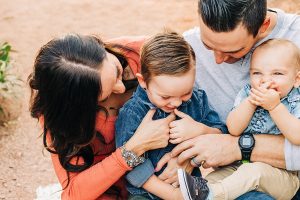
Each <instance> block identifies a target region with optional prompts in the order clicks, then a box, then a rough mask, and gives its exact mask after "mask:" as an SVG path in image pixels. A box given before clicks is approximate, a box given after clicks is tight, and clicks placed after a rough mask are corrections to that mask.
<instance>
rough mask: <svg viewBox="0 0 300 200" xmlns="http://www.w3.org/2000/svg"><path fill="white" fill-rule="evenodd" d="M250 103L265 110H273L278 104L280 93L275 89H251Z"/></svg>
mask: <svg viewBox="0 0 300 200" xmlns="http://www.w3.org/2000/svg"><path fill="white" fill-rule="evenodd" d="M250 95H251V99H252V100H251V103H253V104H255V105H257V106H261V107H263V108H264V109H266V110H269V111H270V110H273V109H274V108H275V107H276V106H277V105H278V104H280V93H279V92H277V91H276V90H275V89H272V88H270V89H267V88H263V87H259V88H258V89H254V88H252V89H251V94H250Z"/></svg>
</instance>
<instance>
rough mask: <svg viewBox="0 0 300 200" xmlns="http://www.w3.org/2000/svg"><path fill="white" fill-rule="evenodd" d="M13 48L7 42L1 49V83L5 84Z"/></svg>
mask: <svg viewBox="0 0 300 200" xmlns="http://www.w3.org/2000/svg"><path fill="white" fill-rule="evenodd" d="M10 50H11V46H10V45H9V44H8V43H7V42H5V43H4V44H2V45H1V49H0V82H1V83H4V82H5V76H6V71H7V68H8V67H9V53H10Z"/></svg>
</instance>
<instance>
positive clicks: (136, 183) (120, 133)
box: [116, 86, 228, 196]
mask: <svg viewBox="0 0 300 200" xmlns="http://www.w3.org/2000/svg"><path fill="white" fill-rule="evenodd" d="M152 108H156V107H155V106H154V105H153V104H152V103H151V102H150V101H149V99H148V96H147V94H146V92H145V91H144V90H143V89H142V88H141V87H140V86H138V88H137V90H136V92H135V93H134V94H133V96H132V97H131V99H130V100H129V101H128V102H127V103H126V104H125V105H124V106H123V107H122V108H121V109H120V112H119V115H118V119H117V121H116V146H117V147H120V146H122V145H123V144H124V143H125V142H126V141H128V140H129V139H130V138H131V137H132V136H133V134H134V133H135V131H136V129H137V128H138V126H139V124H140V123H141V121H142V120H143V118H144V117H145V115H146V114H147V112H148V111H149V110H150V109H152ZM178 110H180V111H182V112H184V113H186V114H188V115H190V116H191V117H192V118H193V119H194V120H195V121H198V122H201V123H203V124H205V125H207V126H211V127H215V128H218V129H220V130H221V131H222V132H224V133H227V132H228V131H227V128H226V126H225V125H224V124H223V123H222V122H221V121H220V119H219V116H218V114H217V113H216V112H215V111H214V110H212V109H211V108H210V106H209V104H208V100H207V96H206V94H205V92H204V91H203V90H200V89H194V90H193V94H192V97H191V99H190V100H188V101H186V102H183V103H182V104H181V106H180V107H178ZM168 115H169V114H168V113H165V112H164V111H162V110H160V109H157V110H156V112H155V114H154V116H153V119H154V120H156V119H162V118H165V117H167V116H168ZM174 146H175V145H174V144H171V143H169V145H168V146H167V147H165V148H161V149H156V150H151V151H148V152H146V153H145V158H146V159H147V161H146V162H145V163H143V164H141V165H139V166H138V167H137V168H135V169H133V170H132V171H130V172H129V173H128V174H127V175H126V179H127V180H128V182H129V183H128V184H127V189H128V191H129V192H130V193H131V194H137V195H141V194H145V193H147V192H146V191H145V190H144V189H142V188H138V187H140V186H141V185H143V184H144V183H145V182H146V181H147V180H148V178H150V176H152V175H153V174H155V175H159V174H161V173H162V171H163V170H164V168H163V169H162V170H160V171H159V172H155V173H154V170H152V168H151V169H150V170H149V161H151V163H152V166H153V169H154V167H155V166H156V165H157V163H158V161H159V160H160V159H161V158H162V157H163V155H165V154H166V153H168V152H170V151H171V150H172V149H173V148H174ZM148 160H149V161H148ZM197 170H198V172H194V173H193V174H194V175H197V174H198V175H200V172H199V169H198V168H197ZM151 196H152V195H151Z"/></svg>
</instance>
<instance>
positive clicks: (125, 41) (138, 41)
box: [106, 36, 149, 50]
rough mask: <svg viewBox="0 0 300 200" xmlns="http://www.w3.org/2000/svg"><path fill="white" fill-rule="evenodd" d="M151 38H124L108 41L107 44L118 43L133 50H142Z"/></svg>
mask: <svg viewBox="0 0 300 200" xmlns="http://www.w3.org/2000/svg"><path fill="white" fill-rule="evenodd" d="M147 38H149V36H122V37H117V38H112V39H108V40H107V41H106V42H107V43H116V44H121V45H124V46H128V47H130V48H133V49H135V50H136V49H140V47H141V46H142V45H143V44H144V42H145V41H146V40H147Z"/></svg>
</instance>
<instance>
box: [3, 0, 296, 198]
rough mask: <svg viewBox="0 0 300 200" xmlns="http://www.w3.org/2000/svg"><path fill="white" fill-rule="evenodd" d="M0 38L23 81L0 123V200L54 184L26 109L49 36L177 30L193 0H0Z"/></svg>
mask: <svg viewBox="0 0 300 200" xmlns="http://www.w3.org/2000/svg"><path fill="white" fill-rule="evenodd" d="M269 4H270V6H274V7H280V8H282V9H284V10H286V11H292V12H298V11H299V10H300V9H299V8H300V1H299V0H269ZM0 5H1V7H0V13H1V14H0V28H1V31H0V42H4V41H7V42H9V43H10V44H11V45H12V46H13V49H14V50H16V52H15V53H13V54H12V58H13V60H14V67H15V72H16V74H18V75H19V76H20V77H21V78H22V79H23V80H24V86H23V93H22V98H21V99H20V102H21V103H22V110H21V114H20V116H19V118H18V119H17V120H15V121H13V122H12V123H10V124H9V126H8V127H0V200H1V199H34V198H35V190H36V188H37V187H38V186H41V185H48V184H51V183H56V182H57V179H56V177H55V174H54V172H53V169H52V166H51V162H50V159H49V155H48V153H47V151H43V148H42V140H41V138H39V137H38V136H39V135H40V133H41V130H40V129H39V126H38V124H37V122H36V121H35V120H33V119H31V117H30V115H29V112H28V99H29V89H28V87H27V86H26V84H25V81H26V78H27V76H28V75H29V73H30V72H31V70H32V65H33V61H34V57H35V55H36V53H37V51H38V49H39V48H40V47H41V45H43V44H45V43H46V42H47V41H49V40H50V39H51V38H53V37H56V36H60V35H63V34H66V33H69V32H73V33H81V34H100V35H101V36H102V37H103V38H111V37H118V36H122V35H151V34H154V33H156V32H159V31H161V30H162V29H163V28H164V27H168V28H171V29H173V30H175V31H178V32H180V33H182V32H183V31H184V30H187V29H188V28H191V27H194V26H196V25H197V1H195V0H168V1H159V0H126V1H124V0H97V1H95V0H64V1H63V0H52V1H50V0H26V1H24V0H10V1H8V0H0Z"/></svg>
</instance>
